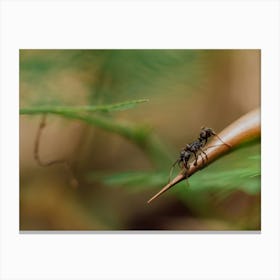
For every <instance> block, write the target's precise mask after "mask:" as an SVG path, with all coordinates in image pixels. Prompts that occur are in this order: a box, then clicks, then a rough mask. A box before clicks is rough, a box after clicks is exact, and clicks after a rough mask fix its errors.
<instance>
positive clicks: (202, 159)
mask: <svg viewBox="0 0 280 280" xmlns="http://www.w3.org/2000/svg"><path fill="white" fill-rule="evenodd" d="M199 150H200V151H201V153H202V154H204V156H205V158H206V161H208V156H207V154H206V153H205V152H204V151H203V150H202V149H201V148H200V149H199ZM200 156H201V158H202V155H201V154H200ZM202 164H203V165H204V164H205V162H204V159H203V158H202Z"/></svg>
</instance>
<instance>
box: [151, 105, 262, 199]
mask: <svg viewBox="0 0 280 280" xmlns="http://www.w3.org/2000/svg"><path fill="white" fill-rule="evenodd" d="M260 135H261V122H260V109H259V108H257V109H255V110H252V111H250V112H249V113H247V114H245V115H244V116H242V117H241V118H239V119H238V120H236V121H235V122H233V123H232V124H230V125H229V126H227V127H226V128H225V129H224V130H223V131H221V132H220V133H219V134H218V136H219V137H220V138H221V139H222V140H223V141H224V142H225V143H227V144H228V145H229V146H231V147H229V146H228V145H223V144H221V142H220V140H219V139H218V138H217V137H214V138H213V140H212V141H211V142H210V143H209V144H208V145H207V146H206V147H205V150H204V151H205V152H206V151H207V152H206V154H207V157H208V160H207V164H203V161H202V158H201V157H200V158H199V160H198V161H197V165H194V162H192V163H191V164H190V168H189V169H188V172H186V170H184V171H182V172H181V173H179V174H178V175H177V176H176V177H175V178H174V179H173V180H172V181H171V182H169V183H168V184H167V185H166V186H165V187H163V188H162V189H161V190H160V191H159V192H158V193H157V194H155V195H154V196H153V197H152V198H151V199H149V200H148V202H147V203H150V202H152V201H153V200H154V199H156V198H157V197H159V196H160V195H162V194H163V193H164V192H166V191H167V190H169V189H170V188H171V187H173V186H175V185H176V184H177V183H179V182H181V181H182V180H184V179H186V178H188V177H190V176H192V175H193V174H194V173H196V172H197V171H199V170H201V169H203V168H205V167H206V166H207V165H208V164H210V163H211V162H213V161H215V160H216V159H218V158H220V157H221V156H222V155H224V154H225V153H226V152H228V151H230V150H232V149H233V148H235V147H237V146H239V145H241V144H243V143H245V142H247V141H250V140H252V139H254V138H258V137H260Z"/></svg>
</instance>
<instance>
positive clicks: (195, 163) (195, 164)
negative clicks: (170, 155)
mask: <svg viewBox="0 0 280 280" xmlns="http://www.w3.org/2000/svg"><path fill="white" fill-rule="evenodd" d="M193 154H194V156H195V162H194V164H193V165H194V166H197V154H196V152H193Z"/></svg>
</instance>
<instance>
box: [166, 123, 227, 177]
mask: <svg viewBox="0 0 280 280" xmlns="http://www.w3.org/2000/svg"><path fill="white" fill-rule="evenodd" d="M212 136H216V137H217V138H218V139H219V140H220V141H221V142H222V143H223V144H222V145H227V146H228V147H231V146H230V145H229V144H227V143H225V142H224V141H223V140H222V139H221V138H220V137H219V136H218V135H217V133H215V132H214V130H213V129H212V128H206V127H202V128H201V131H200V134H199V137H198V139H197V140H195V141H194V142H192V143H190V144H187V145H186V147H185V148H183V149H182V150H181V152H180V157H179V159H177V160H176V161H175V162H174V163H173V165H172V167H171V170H170V174H169V181H170V177H171V174H172V171H173V168H174V167H175V165H176V164H178V166H179V167H180V168H182V166H181V165H182V164H183V166H184V167H185V169H186V170H188V169H189V168H190V165H189V160H190V159H191V156H192V155H194V157H195V162H194V165H195V166H196V165H197V160H198V156H199V155H200V156H201V159H202V163H203V164H204V162H205V161H204V158H203V157H202V154H204V156H205V158H206V160H208V157H207V154H206V153H205V152H204V151H203V150H202V148H203V147H204V146H205V145H206V143H207V141H208V139H209V138H210V137H212ZM198 152H200V154H199V155H197V153H198Z"/></svg>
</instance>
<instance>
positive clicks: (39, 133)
mask: <svg viewBox="0 0 280 280" xmlns="http://www.w3.org/2000/svg"><path fill="white" fill-rule="evenodd" d="M46 119H47V115H46V114H44V115H43V116H42V119H41V122H40V124H39V127H38V130H37V134H36V138H35V143H34V159H35V161H36V162H37V164H38V165H40V166H42V167H48V166H51V165H54V164H62V165H63V166H64V168H65V169H66V170H67V172H68V173H69V177H70V180H69V181H70V184H71V186H72V187H75V188H76V187H78V186H79V182H78V180H77V178H76V176H75V175H74V172H73V168H72V166H71V163H70V162H69V161H68V160H66V159H59V160H51V161H47V162H43V161H42V159H41V157H40V153H39V148H40V143H41V136H42V132H43V129H44V128H45V126H46Z"/></svg>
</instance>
